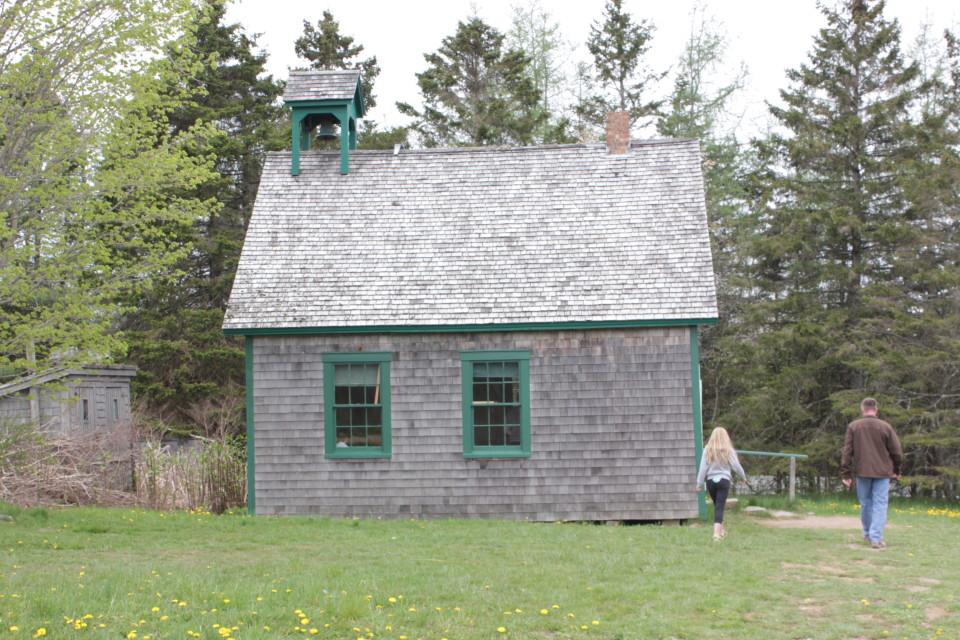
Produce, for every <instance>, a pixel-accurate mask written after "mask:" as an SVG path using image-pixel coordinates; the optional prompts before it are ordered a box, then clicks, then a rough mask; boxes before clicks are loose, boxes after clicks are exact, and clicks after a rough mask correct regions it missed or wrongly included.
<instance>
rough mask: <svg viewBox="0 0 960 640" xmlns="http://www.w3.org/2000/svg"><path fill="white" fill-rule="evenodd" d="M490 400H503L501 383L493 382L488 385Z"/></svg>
mask: <svg viewBox="0 0 960 640" xmlns="http://www.w3.org/2000/svg"><path fill="white" fill-rule="evenodd" d="M490 402H503V385H502V384H500V383H494V384H491V385H490Z"/></svg>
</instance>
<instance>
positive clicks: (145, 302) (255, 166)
mask: <svg viewBox="0 0 960 640" xmlns="http://www.w3.org/2000/svg"><path fill="white" fill-rule="evenodd" d="M224 14H225V3H224V2H223V1H222V0H210V1H208V2H206V3H205V4H204V5H202V6H201V7H200V8H199V10H198V11H197V14H196V18H195V21H194V33H193V34H192V35H191V36H190V40H189V49H190V51H191V55H200V56H202V58H203V59H204V60H205V64H204V66H203V67H202V68H201V69H199V70H198V72H197V73H196V74H194V75H192V76H190V77H187V78H184V79H182V80H181V83H182V84H184V85H185V86H183V87H180V88H179V89H178V90H183V91H188V92H189V93H190V94H191V95H192V99H190V100H187V101H184V103H183V104H182V105H181V106H180V107H179V108H177V109H176V110H174V111H173V112H172V113H171V114H169V116H168V117H167V126H168V127H169V128H170V129H171V130H173V131H175V132H179V131H188V130H190V129H191V128H192V127H194V126H195V125H196V123H211V124H215V125H216V131H217V132H218V133H217V135H212V136H209V137H207V138H206V139H205V144H204V145H202V146H198V147H195V148H193V149H191V153H192V154H194V155H196V156H198V157H213V158H214V167H215V170H216V177H215V178H214V179H212V180H209V181H206V182H204V183H202V184H199V185H197V186H196V187H195V188H194V189H192V190H191V194H192V195H193V196H194V197H197V198H200V199H202V200H204V201H209V202H218V203H220V204H221V209H220V212H219V214H218V215H211V216H207V217H202V218H197V219H196V220H195V222H194V224H193V226H191V227H187V228H185V229H182V230H180V232H179V238H178V239H179V242H180V243H182V244H183V245H184V246H189V247H190V248H191V250H190V253H189V255H188V256H187V257H186V258H185V259H184V260H182V261H181V262H180V263H179V264H178V265H177V272H178V273H179V274H180V275H179V276H178V277H177V278H176V280H175V281H174V282H173V283H172V284H171V285H169V286H165V287H159V288H156V289H155V290H154V291H153V292H152V294H151V295H150V296H148V297H144V298H142V299H139V300H138V301H137V304H138V306H139V309H138V311H137V312H136V313H132V314H129V315H128V316H127V317H126V318H125V320H124V324H123V326H124V328H125V329H126V331H127V335H128V336H129V339H130V341H131V357H132V358H133V360H134V361H135V363H136V364H137V365H138V367H139V369H140V372H139V374H138V376H137V378H136V379H135V381H134V392H135V394H136V395H137V397H138V398H139V399H140V400H141V401H143V402H144V403H145V404H146V407H147V409H148V411H149V413H150V414H152V415H153V416H154V417H155V418H158V419H159V420H161V421H162V422H163V423H165V424H166V426H167V427H168V428H174V429H179V428H183V429H188V430H189V429H191V428H193V427H191V426H190V425H195V424H196V423H197V422H202V421H203V420H204V418H203V415H202V414H204V412H207V413H210V412H217V411H222V410H223V409H224V407H225V406H233V405H235V404H236V403H237V402H239V401H240V399H241V398H242V387H243V383H244V368H243V362H244V356H243V345H242V343H240V342H238V341H237V340H236V339H235V338H229V337H226V336H224V335H223V333H222V330H221V325H222V321H223V314H224V310H225V308H226V302H227V297H228V296H229V293H230V289H231V287H232V284H233V276H234V274H235V272H236V267H237V262H238V261H239V258H240V249H241V247H242V245H243V238H244V234H245V232H246V226H247V222H248V221H249V219H250V214H251V212H252V210H253V203H254V200H255V198H256V193H257V187H258V185H259V182H260V170H261V166H262V162H263V156H264V154H265V152H266V151H268V150H279V149H283V148H284V147H285V146H286V145H287V144H289V128H288V127H289V124H288V123H287V121H286V119H285V113H284V111H283V109H282V108H281V107H280V106H279V105H278V104H277V103H278V98H279V97H280V95H281V94H282V92H283V85H282V84H281V83H279V82H277V81H275V80H274V79H273V78H272V76H269V75H265V74H264V68H265V65H266V56H265V55H264V54H263V53H257V52H255V47H256V40H255V38H252V37H250V36H248V35H247V34H246V33H244V31H243V30H242V28H241V27H240V25H238V24H225V23H224ZM180 55H181V52H180V51H178V50H176V49H174V50H171V51H170V56H171V58H172V59H174V60H176V59H177V58H178V57H179V56H180ZM239 426H240V425H234V427H235V428H238V427H239Z"/></svg>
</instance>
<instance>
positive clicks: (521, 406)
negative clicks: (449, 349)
mask: <svg viewBox="0 0 960 640" xmlns="http://www.w3.org/2000/svg"><path fill="white" fill-rule="evenodd" d="M460 364H461V389H462V391H461V397H462V403H463V457H465V458H529V457H530V351H529V350H527V349H514V350H509V351H461V352H460ZM482 367H488V368H489V367H496V368H499V369H501V370H502V371H503V372H502V373H500V377H499V378H495V377H493V376H494V375H495V374H489V375H490V376H491V377H489V378H482V379H481V378H479V377H477V378H475V375H474V373H475V371H476V372H477V375H478V376H482V375H484V374H483V372H482V371H481V368H482ZM514 367H515V371H516V374H515V375H516V382H514V383H513V384H515V385H516V389H512V390H510V391H509V392H508V390H507V389H508V387H507V385H508V384H510V383H508V382H506V380H507V378H506V377H505V376H506V375H508V374H507V373H506V372H507V371H508V370H509V371H510V372H513V371H514ZM498 388H502V395H500V396H494V395H493V394H490V395H487V396H485V397H484V400H482V401H476V400H477V399H476V398H475V397H474V395H475V389H478V390H479V391H478V393H488V391H485V390H489V389H498ZM494 411H499V412H501V413H502V414H503V415H504V417H503V418H487V419H485V422H486V423H487V425H486V426H482V425H476V424H474V423H475V419H476V416H478V415H484V414H486V415H488V416H491V415H493V412H494ZM511 411H512V412H515V414H516V415H515V417H513V418H506V416H507V415H508V414H509V413H510V412H511ZM514 420H516V423H514V422H513V421H514ZM511 425H515V426H513V428H515V429H518V430H519V433H518V434H515V435H514V437H515V438H516V439H517V443H516V444H506V442H505V440H506V439H507V435H506V432H507V431H509V430H510V429H511ZM478 427H479V428H481V429H485V430H486V431H487V433H485V434H484V435H485V436H486V438H487V439H488V441H493V440H496V439H497V438H498V437H499V438H500V441H501V444H496V445H480V444H477V439H478V434H477V431H476V429H477V428H478ZM517 436H518V437H517Z"/></svg>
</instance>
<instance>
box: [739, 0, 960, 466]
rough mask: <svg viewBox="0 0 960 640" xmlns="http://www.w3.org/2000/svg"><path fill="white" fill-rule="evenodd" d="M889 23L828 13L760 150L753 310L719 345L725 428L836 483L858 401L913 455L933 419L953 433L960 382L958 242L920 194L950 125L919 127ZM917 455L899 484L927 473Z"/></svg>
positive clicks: (859, 5)
mask: <svg viewBox="0 0 960 640" xmlns="http://www.w3.org/2000/svg"><path fill="white" fill-rule="evenodd" d="M883 9H884V3H883V2H882V1H878V2H875V3H874V2H869V1H867V0H843V1H842V2H841V3H840V4H839V6H838V7H837V8H836V9H831V8H823V9H822V10H823V12H824V14H825V16H826V19H827V27H826V28H824V29H822V30H821V31H820V33H819V35H818V36H817V37H816V38H815V39H814V47H813V51H812V52H811V54H810V56H809V62H808V63H807V64H804V65H801V67H800V68H799V69H796V70H791V71H789V72H788V74H787V75H788V78H789V79H790V81H791V83H792V86H791V87H790V88H789V89H786V90H783V91H781V98H782V100H783V102H784V105H783V106H771V107H770V111H771V113H772V114H773V116H774V117H775V118H776V120H777V122H778V123H779V125H780V129H779V130H778V131H777V132H775V133H773V134H771V135H769V136H768V137H767V138H766V139H764V140H761V141H759V142H758V153H759V156H760V159H761V160H762V162H763V164H764V165H765V167H766V169H765V172H763V173H762V174H760V175H759V176H758V180H759V182H760V186H761V187H762V190H761V191H759V192H758V197H757V204H756V208H755V210H754V213H753V218H752V224H753V231H754V233H755V237H754V239H753V241H752V243H751V245H750V247H749V249H750V256H751V261H750V263H749V265H748V266H749V271H748V272H747V275H748V276H749V277H750V280H749V285H750V287H749V288H748V289H745V290H747V291H749V292H750V295H751V296H752V298H751V299H750V300H749V304H747V305H745V307H744V313H743V315H742V317H741V318H739V319H738V320H739V323H740V326H739V327H738V332H739V335H738V339H737V340H735V341H731V342H729V343H728V344H727V345H726V346H727V347H728V349H729V350H728V353H729V356H730V357H729V365H728V371H727V372H726V375H727V376H728V377H731V378H735V379H736V380H738V382H739V384H741V385H742V389H741V393H740V395H739V397H737V398H736V399H735V401H734V402H732V403H731V406H730V407H728V409H727V410H726V412H725V414H724V415H723V416H722V417H721V420H722V422H724V423H726V424H728V425H730V426H732V425H734V424H736V425H738V427H740V428H743V427H746V428H747V430H748V431H749V432H750V434H751V435H752V438H753V439H755V441H756V442H754V443H752V444H753V446H757V447H763V446H767V447H772V448H773V449H774V450H776V449H788V450H794V451H796V450H800V451H803V452H806V453H808V454H811V455H812V458H813V459H812V460H811V463H812V465H813V467H814V469H816V472H817V474H818V475H821V476H829V475H830V474H832V473H835V472H836V462H837V451H838V450H839V446H840V444H841V441H842V437H843V433H844V429H845V426H846V424H847V423H848V422H849V421H850V420H851V419H852V418H854V417H856V415H857V414H858V407H859V400H860V399H861V398H862V397H863V396H867V395H870V396H874V397H877V398H878V400H879V401H880V404H881V406H882V407H884V415H885V416H886V417H887V418H888V419H889V420H890V421H891V422H892V423H894V424H895V425H896V426H897V427H898V429H899V430H900V432H901V435H902V436H904V439H905V440H907V441H909V440H910V438H911V437H912V436H913V434H916V433H918V432H920V431H922V430H924V429H926V428H927V427H928V426H929V419H928V417H927V416H928V415H929V413H930V412H933V413H934V414H936V415H938V416H939V417H938V420H948V418H947V417H946V416H952V417H950V418H949V421H952V422H953V424H956V407H957V404H956V401H955V400H950V396H949V395H946V394H944V391H945V387H944V386H943V385H944V384H953V385H955V384H956V382H957V379H956V377H957V372H956V371H954V369H955V367H953V366H944V365H943V364H939V363H941V362H942V358H943V357H944V355H945V354H946V353H948V351H946V349H947V348H949V347H950V346H951V345H953V346H956V345H955V339H956V327H957V320H958V316H957V309H956V307H957V301H956V296H955V292H956V290H957V286H958V284H960V280H958V279H957V266H956V262H955V261H953V260H954V259H955V257H956V254H955V253H954V251H953V249H952V247H951V246H950V245H951V243H953V242H955V241H954V240H952V239H951V236H950V235H942V234H943V233H944V232H950V231H952V232H953V234H954V235H953V236H952V237H953V238H955V237H956V236H955V232H956V229H955V225H956V218H955V217H954V218H952V219H950V215H951V214H949V213H947V212H946V210H945V209H944V205H943V203H942V202H937V201H931V200H930V199H929V198H928V197H926V196H925V195H924V194H925V192H928V191H927V189H925V188H924V187H922V186H921V185H928V184H929V183H930V181H931V180H933V181H939V180H942V179H943V175H942V173H941V169H940V168H939V167H938V166H937V165H938V163H939V164H942V162H941V160H942V159H943V158H946V157H947V156H949V155H950V154H951V153H953V152H951V151H950V148H949V137H950V136H949V135H948V131H947V130H946V129H945V127H944V124H945V120H944V119H943V118H942V117H940V118H933V117H929V118H928V117H924V116H922V115H918V113H917V108H916V107H917V100H918V96H920V95H922V94H923V93H924V92H925V91H927V90H928V89H929V86H928V85H927V84H926V83H924V82H923V81H922V79H921V77H920V74H919V68H918V65H917V64H915V63H911V62H908V61H906V60H905V59H904V57H903V55H902V53H901V51H900V28H899V25H898V24H897V22H896V21H888V20H886V19H885V18H884V15H883ZM954 149H955V148H954ZM941 193H942V190H941ZM954 361H955V359H954ZM951 395H952V394H951ZM941 407H950V408H949V409H948V411H947V412H946V413H943V412H942V411H941V410H940V408H941ZM745 440H749V438H748V439H745ZM741 441H743V440H741ZM744 444H745V445H748V444H751V443H748V442H744ZM915 454H916V451H913V452H910V453H909V454H908V465H907V473H916V472H917V471H918V470H920V467H926V468H927V469H928V470H929V469H931V468H933V466H935V465H933V466H931V465H920V464H918V463H919V460H918V459H917V457H916V456H915ZM923 473H925V474H926V473H927V472H925V471H924V472H923ZM928 475H929V474H928ZM942 478H943V476H942V475H941V480H942Z"/></svg>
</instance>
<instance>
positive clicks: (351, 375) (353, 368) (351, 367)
mask: <svg viewBox="0 0 960 640" xmlns="http://www.w3.org/2000/svg"><path fill="white" fill-rule="evenodd" d="M379 373H380V365H379V364H338V365H334V367H333V381H334V384H336V385H344V386H365V385H376V384H377V381H378V378H379Z"/></svg>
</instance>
